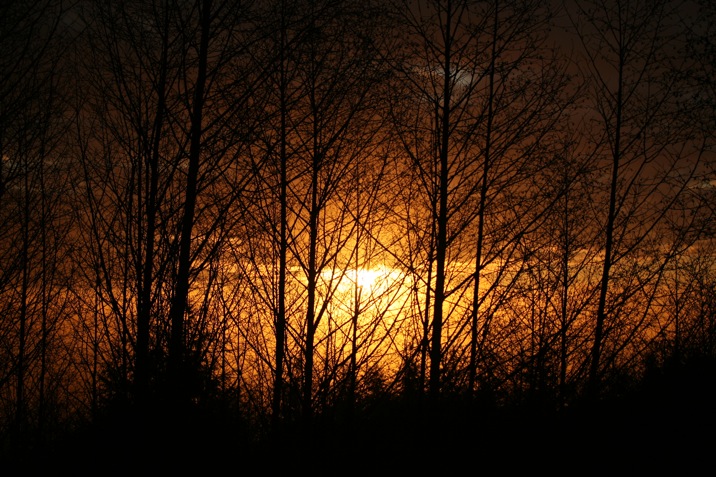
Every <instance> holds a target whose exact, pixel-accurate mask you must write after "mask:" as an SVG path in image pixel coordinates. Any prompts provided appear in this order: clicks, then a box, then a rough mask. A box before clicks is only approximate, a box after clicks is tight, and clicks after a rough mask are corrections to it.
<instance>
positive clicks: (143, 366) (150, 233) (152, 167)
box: [134, 8, 169, 408]
mask: <svg viewBox="0 0 716 477" xmlns="http://www.w3.org/2000/svg"><path fill="white" fill-rule="evenodd" d="M163 27H164V32H163V35H162V52H161V59H160V65H159V82H158V85H157V87H158V90H157V97H158V104H157V112H156V116H155V118H154V125H153V128H152V129H153V131H152V138H153V143H152V144H151V150H150V151H147V162H148V163H149V164H148V165H149V168H148V171H147V174H148V176H149V177H148V180H149V194H148V197H146V198H145V208H146V210H145V214H146V217H147V218H146V220H147V232H146V234H147V235H146V240H147V242H146V244H145V250H144V254H145V256H144V269H143V274H142V277H141V290H140V297H139V310H138V313H137V351H136V356H135V365H134V366H135V392H136V398H137V402H138V404H139V407H140V408H143V407H144V406H145V405H146V401H147V399H148V396H147V394H148V386H149V374H150V371H149V328H150V323H151V312H152V303H151V302H152V289H153V288H154V283H153V282H154V252H155V250H154V249H155V246H154V240H155V234H156V216H157V210H158V208H159V204H157V189H158V183H159V155H160V152H159V146H160V142H161V138H162V129H163V126H164V114H165V107H166V105H165V101H166V97H165V96H166V92H165V87H166V81H167V53H168V52H167V50H168V42H169V31H168V29H169V9H168V8H165V9H164V23H163ZM139 168H140V169H141V168H142V165H140V166H139ZM137 188H138V191H141V189H142V184H141V181H140V182H139V183H138V184H137ZM140 207H141V204H140Z"/></svg>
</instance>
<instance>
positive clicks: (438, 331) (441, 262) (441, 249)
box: [429, 1, 452, 400]
mask: <svg viewBox="0 0 716 477" xmlns="http://www.w3.org/2000/svg"><path fill="white" fill-rule="evenodd" d="M446 15H447V18H446V21H445V26H446V28H445V29H446V31H448V32H449V31H450V29H451V28H452V2H450V1H448V2H447V6H446ZM451 41H452V37H451V35H450V34H446V35H445V63H444V64H443V93H442V103H443V104H442V106H441V109H442V118H441V123H439V124H440V127H441V128H440V132H439V135H438V137H439V138H440V142H439V154H440V166H439V174H440V177H439V188H440V189H439V192H438V201H439V206H438V207H439V209H438V216H437V222H438V235H437V246H436V260H435V265H436V270H435V303H434V309H433V326H432V329H433V330H432V340H431V349H430V384H429V386H430V388H429V390H430V396H431V398H432V399H433V400H435V399H437V398H438V397H439V394H440V384H441V383H440V371H441V364H442V328H443V303H444V301H445V261H446V257H447V221H448V210H447V208H448V203H447V199H448V193H449V190H450V189H449V187H448V186H449V184H448V173H449V160H448V159H449V158H448V155H449V145H450V126H451V125H450V98H451V81H452V63H451V62H452V58H451Z"/></svg>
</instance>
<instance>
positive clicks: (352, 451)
mask: <svg viewBox="0 0 716 477" xmlns="http://www.w3.org/2000/svg"><path fill="white" fill-rule="evenodd" d="M715 371H716V365H714V362H712V361H704V362H697V363H691V364H690V365H689V366H681V367H678V368H677V367H674V368H673V369H669V368H665V369H660V370H658V371H654V372H652V373H651V374H649V375H648V376H647V377H646V378H645V379H644V380H643V381H642V382H640V383H638V384H637V385H634V386H632V387H630V388H629V389H628V390H626V391H624V390H622V391H621V392H620V393H619V394H618V395H615V396H611V397H606V398H604V399H601V400H599V401H598V402H587V401H584V402H576V403H573V404H572V405H571V406H568V407H563V408H560V409H554V408H547V407H544V406H534V405H530V403H524V402H523V403H520V404H519V405H512V406H507V405H502V406H497V405H494V404H486V403H484V402H476V401H474V400H465V399H459V398H454V399H451V398H447V397H445V398H442V399H441V400H440V402H439V403H438V404H437V405H434V406H430V407H428V406H427V405H426V404H425V403H421V402H419V401H416V400H412V401H406V400H405V399H398V398H395V399H387V398H386V399H384V400H381V401H378V402H375V403H372V405H371V406H369V407H366V408H364V409H362V410H361V411H356V412H353V413H342V414H340V415H338V414H335V415H332V416H330V417H328V416H317V417H316V419H315V420H314V421H313V423H312V425H311V426H310V427H309V426H306V425H304V424H301V423H297V424H296V425H294V426H288V425H287V426H285V428H284V429H282V430H281V432H278V433H275V434H273V435H269V434H266V435H263V436H259V435H257V433H256V432H255V429H253V428H252V426H251V425H250V424H248V423H247V422H245V421H243V420H241V419H238V418H235V417H231V414H230V413H227V412H216V411H215V410H214V411H212V412H208V411H206V410H203V411H198V410H192V411H189V412H186V413H184V414H182V415H181V418H180V419H174V418H169V414H168V413H162V412H161V411H160V410H156V412H153V413H152V414H151V416H149V417H146V418H145V419H143V420H141V422H140V421H138V420H137V419H136V418H135V417H132V416H133V414H132V413H131V412H116V413H114V414H113V415H107V416H105V417H104V418H102V419H98V420H97V421H96V422H95V423H94V424H93V425H87V426H80V427H77V428H75V429H74V430H73V431H72V432H70V433H67V434H66V435H64V436H62V438H59V439H55V440H53V441H52V442H49V443H45V444H44V445H42V446H23V448H19V446H16V448H15V449H12V446H8V449H7V452H5V454H6V457H5V458H4V459H3V461H4V463H3V465H2V467H0V471H2V474H4V475H8V476H11V475H20V472H23V473H25V472H31V471H34V472H52V473H55V472H59V471H63V472H70V473H71V474H72V475H122V476H127V475H147V473H155V474H156V475H169V474H170V473H177V474H178V475H192V474H194V475H216V474H217V473H221V474H222V475H224V474H226V472H227V471H228V472H229V473H230V474H232V475H262V474H264V473H265V474H275V473H284V472H298V473H301V474H304V473H309V474H310V475H338V474H340V475H365V474H366V473H367V474H369V475H372V474H376V475H384V474H385V475H387V474H390V473H393V474H395V473H397V475H407V473H417V474H419V475H420V474H424V473H425V472H428V471H436V472H438V473H439V475H451V473H457V472H459V473H460V474H461V475H462V474H464V473H465V472H467V475H494V474H495V473H496V472H498V471H499V472H500V473H508V474H511V473H516V472H524V471H534V472H536V471H540V472H547V473H550V474H551V475H605V474H606V475H648V474H652V473H653V474H655V475H660V474H664V473H673V472H676V473H678V474H679V475H695V473H696V472H697V471H699V469H701V468H702V467H703V466H708V467H707V468H710V469H713V466H714V464H716V391H714V384H716V372H715ZM4 469H12V471H11V472H10V473H5V472H4V471H3V470H4ZM692 473H693V474H692ZM227 475H228V474H227Z"/></svg>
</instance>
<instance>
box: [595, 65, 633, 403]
mask: <svg viewBox="0 0 716 477" xmlns="http://www.w3.org/2000/svg"><path fill="white" fill-rule="evenodd" d="M623 78H624V59H623V57H622V56H621V55H620V58H619V69H618V78H617V80H618V90H617V97H616V108H615V116H616V117H615V119H616V123H615V126H614V129H615V131H614V144H613V146H612V147H613V149H612V177H611V181H610V186H609V187H610V190H609V211H608V213H607V226H606V231H605V239H604V240H605V241H604V263H603V266H602V278H601V281H600V286H599V304H598V307H597V320H596V324H595V327H594V343H593V346H592V360H591V364H590V368H589V382H588V386H589V391H588V392H589V395H590V397H593V398H595V397H597V396H598V393H599V384H600V383H599V381H600V374H599V365H600V359H601V351H602V339H603V334H604V321H605V319H606V302H607V293H608V291H609V278H610V277H609V271H610V269H611V267H612V256H613V252H612V248H613V246H614V222H615V221H616V203H617V188H618V185H619V165H620V158H621V128H622V112H623V111H622V108H623V104H622V101H623V99H622V95H623V81H624V79H623Z"/></svg>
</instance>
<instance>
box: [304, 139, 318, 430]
mask: <svg viewBox="0 0 716 477" xmlns="http://www.w3.org/2000/svg"><path fill="white" fill-rule="evenodd" d="M315 141H317V137H314V162H313V173H312V174H313V175H312V179H311V216H310V219H309V226H308V227H309V242H310V243H309V252H308V290H307V292H308V304H307V306H308V310H307V312H306V352H305V359H304V370H303V374H304V376H303V414H304V420H305V422H306V424H307V425H308V426H310V425H311V421H312V418H313V358H314V356H313V355H314V346H315V343H314V341H315V336H316V328H317V327H318V322H317V319H316V310H315V307H316V292H317V290H316V282H317V279H318V271H317V270H316V255H317V253H318V251H317V247H318V215H319V208H318V190H317V189H318V169H319V159H318V157H316V155H317V154H318V152H316V149H315V148H316V147H317V143H316V142H315Z"/></svg>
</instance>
